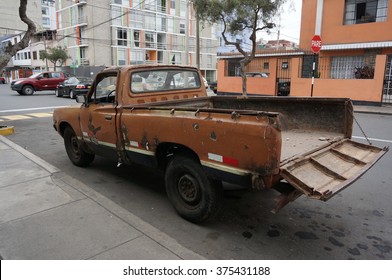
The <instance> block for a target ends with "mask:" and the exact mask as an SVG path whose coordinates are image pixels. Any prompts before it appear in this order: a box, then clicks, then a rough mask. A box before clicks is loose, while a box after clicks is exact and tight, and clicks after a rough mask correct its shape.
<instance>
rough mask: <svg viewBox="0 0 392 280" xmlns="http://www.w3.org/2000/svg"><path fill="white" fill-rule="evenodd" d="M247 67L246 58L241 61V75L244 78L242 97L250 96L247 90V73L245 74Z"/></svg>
mask: <svg viewBox="0 0 392 280" xmlns="http://www.w3.org/2000/svg"><path fill="white" fill-rule="evenodd" d="M245 68H246V64H245V61H244V59H243V60H241V61H240V75H241V78H242V97H244V98H247V97H248V92H247V90H246V81H247V78H246V74H245Z"/></svg>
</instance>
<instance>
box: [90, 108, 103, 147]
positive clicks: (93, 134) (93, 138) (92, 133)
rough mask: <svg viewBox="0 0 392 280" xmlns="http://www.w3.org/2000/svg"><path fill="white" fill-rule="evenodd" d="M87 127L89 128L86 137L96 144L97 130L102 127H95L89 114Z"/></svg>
mask: <svg viewBox="0 0 392 280" xmlns="http://www.w3.org/2000/svg"><path fill="white" fill-rule="evenodd" d="M87 128H88V130H89V132H88V137H89V138H90V140H91V142H93V143H94V144H96V145H98V139H97V132H98V131H100V130H101V128H102V127H101V126H98V127H95V126H94V125H93V116H92V115H91V114H90V116H89V118H88V125H87Z"/></svg>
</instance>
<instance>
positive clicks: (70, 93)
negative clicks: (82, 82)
mask: <svg viewBox="0 0 392 280" xmlns="http://www.w3.org/2000/svg"><path fill="white" fill-rule="evenodd" d="M69 98H71V99H73V98H74V93H73V91H72V90H71V91H70V92H69Z"/></svg>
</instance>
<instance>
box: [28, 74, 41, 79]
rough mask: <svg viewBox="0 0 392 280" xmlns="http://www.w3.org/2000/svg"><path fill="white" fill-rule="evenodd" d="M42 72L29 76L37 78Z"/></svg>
mask: <svg viewBox="0 0 392 280" xmlns="http://www.w3.org/2000/svg"><path fill="white" fill-rule="evenodd" d="M41 74H42V73H35V74H33V75H31V76H30V77H29V78H37V77H38V76H39V75H41Z"/></svg>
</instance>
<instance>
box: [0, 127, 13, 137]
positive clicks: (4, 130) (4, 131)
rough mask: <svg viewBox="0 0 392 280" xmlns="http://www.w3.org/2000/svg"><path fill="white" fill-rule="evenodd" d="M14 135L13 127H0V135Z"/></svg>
mask: <svg viewBox="0 0 392 280" xmlns="http://www.w3.org/2000/svg"><path fill="white" fill-rule="evenodd" d="M11 134H14V127H13V126H4V125H0V135H11Z"/></svg>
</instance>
